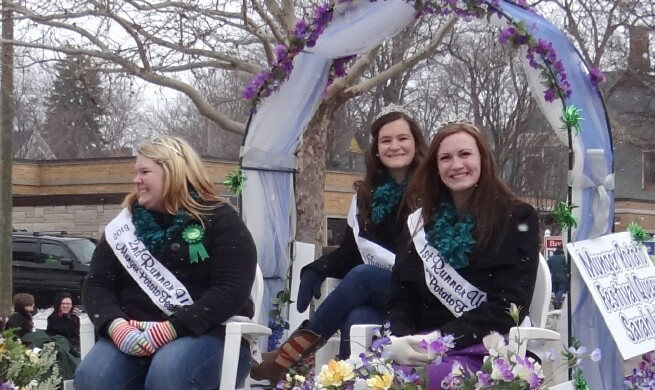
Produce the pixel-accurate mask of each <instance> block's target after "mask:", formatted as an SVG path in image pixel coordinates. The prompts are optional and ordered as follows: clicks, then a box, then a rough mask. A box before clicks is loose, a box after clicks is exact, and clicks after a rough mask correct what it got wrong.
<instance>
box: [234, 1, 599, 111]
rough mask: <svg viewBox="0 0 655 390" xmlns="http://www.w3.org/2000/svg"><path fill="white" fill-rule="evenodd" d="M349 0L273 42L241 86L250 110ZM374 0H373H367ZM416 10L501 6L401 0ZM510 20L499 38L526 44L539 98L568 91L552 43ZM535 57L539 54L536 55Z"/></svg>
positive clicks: (343, 63) (463, 11)
mask: <svg viewBox="0 0 655 390" xmlns="http://www.w3.org/2000/svg"><path fill="white" fill-rule="evenodd" d="M352 1H353V0H337V1H336V2H335V1H330V2H328V3H325V4H323V5H320V6H318V7H316V8H315V9H314V12H313V14H314V16H313V18H312V20H311V21H310V22H309V23H308V22H307V21H305V20H303V19H300V20H298V22H297V23H296V25H295V28H294V30H293V32H292V33H291V35H289V36H287V37H286V38H285V39H284V42H283V43H280V44H278V45H277V46H276V47H275V50H274V51H275V60H274V61H273V63H272V64H271V65H272V68H271V69H270V70H263V71H261V72H260V73H259V74H257V75H256V76H255V77H254V78H253V80H252V81H251V82H250V84H249V85H248V86H247V87H246V88H245V90H244V92H243V97H244V98H245V99H246V100H249V101H251V103H252V110H253V111H254V110H255V109H256V107H257V105H258V104H259V102H260V101H261V100H262V99H264V98H266V97H268V96H270V95H271V94H272V93H273V92H275V91H276V90H278V89H279V88H280V86H281V85H282V83H284V82H285V81H286V80H287V79H288V78H289V75H290V74H291V71H292V70H293V59H294V58H295V56H296V55H298V53H301V52H302V51H303V50H304V49H305V47H313V46H314V45H315V44H316V41H317V40H318V38H319V37H320V36H321V34H323V31H324V30H325V28H326V27H327V25H328V24H329V23H330V22H331V21H332V17H333V13H334V7H335V6H337V5H338V4H342V3H350V2H352ZM369 1H371V2H374V1H376V0H369ZM406 1H407V3H409V4H411V5H412V6H413V7H414V9H415V10H416V14H415V17H416V18H420V17H422V16H424V15H430V14H439V15H443V16H446V15H451V14H455V15H457V16H459V17H461V18H463V19H465V20H471V19H473V18H477V19H482V18H484V17H487V18H488V17H491V16H492V15H496V16H498V17H499V18H502V17H504V16H503V15H502V13H501V12H500V3H499V0H462V1H455V0H428V1H424V0H406ZM514 3H515V4H516V5H518V6H521V7H523V8H525V9H528V10H530V11H532V12H534V10H532V9H530V8H529V7H528V6H527V3H526V1H525V0H517V1H515V2H514ZM507 23H508V24H509V26H507V27H504V28H503V29H501V32H500V35H499V37H498V40H499V42H500V43H502V44H507V43H509V44H511V45H512V46H513V47H520V46H527V54H526V59H528V61H529V64H530V66H531V67H532V68H534V69H537V70H539V71H541V79H542V80H543V84H544V86H545V87H546V90H545V91H544V98H545V99H546V101H549V102H552V101H554V100H555V99H556V98H557V97H559V96H565V97H570V96H571V93H572V90H571V84H570V83H569V82H568V80H567V74H566V72H565V70H564V66H563V64H562V61H561V60H558V58H557V54H556V53H555V49H554V48H553V44H552V43H551V42H548V41H546V40H544V39H536V38H535V36H534V34H533V33H532V31H530V29H529V28H528V27H527V26H526V24H525V22H523V21H520V22H515V21H514V20H511V19H508V20H507ZM355 58H356V56H354V55H353V56H348V57H343V58H337V59H335V60H334V61H333V62H332V67H331V69H330V74H329V75H328V86H329V85H330V84H331V83H332V81H333V80H334V79H335V78H338V77H344V76H346V74H347V71H346V68H347V65H349V64H350V63H351V62H352V61H354V60H355ZM537 58H539V59H540V60H539V61H538V60H537ZM589 77H590V79H591V81H592V84H594V86H596V87H597V86H598V83H599V82H602V81H605V79H606V77H605V75H604V74H603V72H601V71H600V70H599V69H598V68H593V69H591V71H590V74H589Z"/></svg>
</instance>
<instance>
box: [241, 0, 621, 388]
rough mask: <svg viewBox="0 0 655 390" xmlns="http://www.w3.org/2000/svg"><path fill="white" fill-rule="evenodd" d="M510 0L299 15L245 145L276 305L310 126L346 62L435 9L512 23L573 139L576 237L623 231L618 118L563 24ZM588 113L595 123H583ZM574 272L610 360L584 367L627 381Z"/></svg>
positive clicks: (580, 305)
mask: <svg viewBox="0 0 655 390" xmlns="http://www.w3.org/2000/svg"><path fill="white" fill-rule="evenodd" d="M522 3H524V1H521V0H518V1H516V2H510V1H503V0H464V1H462V0H459V1H458V0H432V1H430V2H423V1H420V0H409V1H407V2H406V1H403V0H386V1H375V0H371V1H369V0H337V4H328V5H323V6H320V7H317V8H316V9H315V10H314V16H313V19H312V20H311V21H310V22H306V21H303V20H301V21H299V22H298V23H297V25H296V28H295V30H294V32H293V34H292V35H291V36H289V37H288V38H287V40H286V42H285V44H281V45H279V46H278V47H277V48H276V56H277V61H276V63H275V64H273V67H272V69H271V70H269V71H264V72H262V73H260V74H259V75H257V77H256V78H255V79H254V80H253V82H252V83H251V84H250V85H249V86H248V88H247V89H246V90H245V91H244V97H245V98H246V99H249V100H251V101H252V102H253V107H254V108H256V111H255V110H254V109H253V115H252V116H251V120H250V121H249V123H248V129H247V133H246V137H245V140H244V145H243V148H242V151H241V157H242V164H241V165H242V169H243V171H244V172H246V174H247V176H248V180H247V181H246V183H245V186H244V191H243V194H242V210H243V217H244V220H245V221H246V224H247V225H248V227H249V228H250V230H251V232H252V234H253V237H254V239H255V242H256V244H257V252H258V256H259V259H258V261H259V264H260V266H261V268H262V271H263V273H264V276H265V277H266V278H267V283H266V284H267V292H266V294H265V298H264V299H265V302H267V301H268V300H269V299H270V297H271V296H272V295H274V294H275V293H276V292H277V291H279V290H281V289H282V288H283V287H284V279H285V277H286V275H287V272H288V267H289V264H290V259H291V258H292V257H293V253H291V249H290V243H291V242H292V241H293V238H294V235H295V231H294V221H295V203H294V192H293V172H294V170H295V168H296V156H295V154H296V152H297V151H298V150H299V148H300V144H301V141H302V134H303V132H304V131H305V129H306V127H307V125H308V123H309V121H310V119H311V118H312V116H313V115H314V112H315V111H316V109H317V107H318V105H319V104H320V101H321V98H322V96H323V91H324V90H325V88H326V86H327V85H328V83H330V82H331V80H333V79H334V78H335V77H340V76H343V75H344V74H345V65H346V64H347V63H348V62H349V61H351V60H353V59H354V58H355V56H357V55H360V54H364V53H366V52H367V51H369V50H370V49H372V48H373V47H375V46H377V45H379V44H380V43H381V42H383V41H384V40H386V39H388V38H391V37H393V36H394V35H396V34H397V33H399V32H400V31H401V30H403V29H404V28H405V26H407V25H408V24H409V23H410V22H411V21H412V20H413V19H414V18H415V17H420V16H421V15H423V14H425V13H438V14H442V15H449V14H456V15H457V16H460V17H463V18H466V19H470V18H480V19H485V20H488V21H489V22H490V23H492V24H494V25H497V26H499V27H500V28H501V32H500V35H499V41H500V42H501V43H507V44H512V45H514V46H515V47H518V48H520V50H522V51H523V53H524V59H525V61H523V69H524V72H525V74H526V76H527V79H528V82H529V84H530V88H531V90H532V91H533V94H534V98H535V99H536V101H537V102H538V105H539V107H540V108H541V110H542V111H543V113H544V115H545V117H546V118H547V120H548V122H549V123H550V125H551V126H552V127H553V129H554V131H555V132H556V134H557V135H558V137H559V139H560V140H561V141H562V142H563V143H564V144H565V145H567V146H568V147H569V155H570V158H569V178H568V179H569V196H568V198H569V206H571V205H576V206H578V207H577V208H575V209H574V210H573V211H574V214H575V215H576V217H577V220H578V221H579V224H578V226H577V228H575V229H572V230H571V231H570V234H569V239H570V240H572V241H580V240H586V239H590V238H594V237H597V236H600V235H603V234H608V233H610V232H612V229H613V221H614V215H613V214H614V202H613V199H614V195H613V189H614V187H613V185H614V184H613V183H614V174H613V171H614V170H613V154H612V139H611V132H610V128H609V121H608V119H607V116H606V112H605V107H604V104H603V101H602V98H601V96H600V94H599V93H598V90H597V82H598V81H599V79H600V78H602V73H599V72H598V71H596V70H592V69H589V68H588V67H587V65H586V64H585V63H584V61H583V60H582V58H581V56H580V55H579V54H578V52H577V51H576V49H575V47H574V46H573V44H572V43H571V42H570V41H569V40H568V39H567V38H566V36H565V35H564V33H562V32H561V31H560V30H559V29H558V28H557V27H555V26H554V25H552V24H551V23H550V22H548V21H547V20H545V19H544V18H542V17H541V16H539V15H537V14H536V13H534V12H533V11H531V10H529V9H527V8H525V7H524V5H522ZM581 119H584V120H581ZM576 276H577V275H574V277H573V280H572V284H573V288H572V293H571V296H572V297H571V300H570V302H572V318H571V320H570V321H569V323H570V324H571V326H570V328H571V332H572V334H573V335H574V336H575V337H577V338H578V339H580V341H581V342H582V344H584V345H594V346H599V347H600V348H601V349H602V350H603V355H604V358H603V360H602V361H601V364H600V365H598V366H596V365H588V366H586V367H584V369H585V372H586V376H587V378H589V379H588V383H589V386H590V388H593V389H606V390H610V389H616V388H620V387H621V384H622V379H623V366H622V361H621V358H620V357H619V355H618V352H617V348H616V345H614V341H613V339H612V337H610V334H609V330H608V329H607V328H606V326H605V324H604V322H603V320H602V318H601V316H600V313H599V312H598V310H597V309H596V307H595V305H594V304H593V302H591V296H590V294H589V292H588V291H587V290H586V288H585V287H584V284H583V283H582V282H581V280H582V279H581V278H580V277H579V276H577V277H576Z"/></svg>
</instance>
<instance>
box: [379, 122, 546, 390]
mask: <svg viewBox="0 0 655 390" xmlns="http://www.w3.org/2000/svg"><path fill="white" fill-rule="evenodd" d="M407 193H408V196H410V197H411V199H410V203H411V204H412V205H415V206H417V207H421V208H419V209H417V210H416V211H415V212H413V213H412V214H410V216H409V218H408V220H407V230H406V234H405V237H406V241H407V242H408V248H407V249H406V250H402V251H399V252H398V256H397V258H396V265H395V267H394V269H393V274H392V278H391V293H390V298H389V305H388V308H389V320H390V322H391V331H392V334H393V336H392V343H391V345H390V346H388V347H387V348H386V349H388V350H389V351H390V352H391V354H392V356H393V358H394V360H395V361H396V362H397V363H399V364H410V365H422V364H426V363H427V362H428V357H427V351H424V350H421V349H420V348H418V343H419V342H420V341H421V339H423V338H424V337H417V336H415V335H418V334H425V333H428V332H432V331H439V332H441V334H452V335H453V336H454V337H455V349H453V350H451V351H449V353H448V356H446V357H445V358H444V359H443V362H442V363H440V364H434V365H431V366H430V367H429V370H428V371H429V375H430V381H429V383H430V389H441V386H440V384H441V381H442V380H443V378H444V377H445V376H446V375H447V374H448V373H449V372H450V369H451V366H452V364H453V362H454V361H455V360H457V361H459V362H460V363H461V364H462V365H463V366H464V367H465V368H464V369H466V367H468V369H470V370H472V371H473V372H475V371H476V370H478V369H479V368H480V366H481V365H482V359H483V356H484V354H485V352H486V349H485V348H484V346H483V345H482V344H481V343H482V338H483V337H484V336H486V335H488V334H489V333H490V332H492V331H496V332H499V333H501V334H506V333H507V332H508V331H509V329H510V327H512V326H513V325H514V322H513V320H512V318H511V317H510V316H509V315H508V314H507V311H508V309H509V307H510V304H512V303H514V304H516V305H518V306H519V307H522V308H523V310H521V312H520V320H523V318H524V317H525V315H526V314H527V308H528V307H529V305H530V301H531V299H532V293H533V290H534V284H535V280H536V274H537V267H538V264H539V263H538V256H539V222H538V218H537V213H536V211H535V210H534V208H533V207H532V206H530V205H529V204H526V203H524V202H522V201H521V200H520V199H519V198H518V197H517V196H516V195H515V194H513V193H512V192H511V190H510V189H509V188H508V187H507V185H505V183H503V181H502V180H501V179H500V177H499V175H498V172H497V171H496V167H495V164H494V161H493V156H492V154H491V149H490V147H489V145H488V144H487V142H486V140H485V139H484V138H483V136H482V134H480V132H479V130H478V129H477V128H476V127H475V126H473V125H472V124H471V123H469V122H464V121H456V122H449V123H447V124H444V125H442V126H441V127H440V128H439V129H438V130H437V133H436V135H435V136H434V138H433V140H432V142H431V144H430V148H429V150H428V153H427V156H426V158H425V160H424V161H423V163H422V164H421V166H420V167H419V168H418V169H417V170H416V172H415V173H414V176H413V177H412V180H411V182H410V184H409V188H408V190H407Z"/></svg>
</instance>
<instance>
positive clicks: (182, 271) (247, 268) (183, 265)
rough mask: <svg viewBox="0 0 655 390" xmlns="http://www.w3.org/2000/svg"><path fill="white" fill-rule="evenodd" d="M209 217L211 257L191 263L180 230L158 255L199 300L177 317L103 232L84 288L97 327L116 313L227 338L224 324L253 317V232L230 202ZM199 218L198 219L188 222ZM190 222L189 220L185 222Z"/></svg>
mask: <svg viewBox="0 0 655 390" xmlns="http://www.w3.org/2000/svg"><path fill="white" fill-rule="evenodd" d="M212 213H213V214H210V215H208V216H207V221H206V223H205V228H206V232H205V235H204V237H203V239H202V243H203V245H204V246H205V248H206V249H207V252H208V253H209V256H210V257H209V258H208V259H205V260H204V261H200V262H199V263H195V264H191V263H190V260H189V246H188V244H187V243H186V242H185V241H184V240H183V239H182V230H183V229H180V230H179V231H178V232H177V233H176V234H175V235H174V236H173V237H171V238H167V239H166V242H165V244H164V249H163V255H162V256H160V258H158V260H159V262H160V263H162V264H163V265H164V266H165V267H166V268H167V269H168V270H169V271H171V272H172V273H173V274H175V276H176V278H177V279H178V280H179V281H180V282H182V284H184V286H185V287H186V289H187V290H188V291H189V293H190V294H191V297H192V298H193V301H194V303H193V304H192V305H188V306H183V307H181V308H179V309H177V311H176V312H175V313H173V315H172V316H170V317H169V316H167V315H166V314H165V313H163V312H162V311H161V310H160V309H159V308H158V307H157V306H156V305H155V304H154V303H153V302H152V301H151V300H150V298H149V297H148V295H146V293H145V292H143V291H142V290H141V288H140V287H139V286H138V285H137V284H136V282H135V281H134V280H133V279H132V277H131V276H130V275H129V274H128V273H127V271H126V270H125V269H124V268H123V266H122V265H121V263H120V262H119V261H118V259H117V258H116V256H115V255H114V252H113V251H112V249H111V247H110V246H109V244H108V243H107V241H106V240H105V237H104V236H103V238H102V240H101V241H100V243H99V244H98V247H97V248H96V250H95V252H94V253H93V258H92V260H91V269H90V271H89V274H88V276H87V278H86V280H85V282H84V286H83V288H82V301H83V303H84V308H85V309H86V311H87V312H88V314H89V318H90V319H91V321H92V322H93V324H94V326H95V328H96V329H98V330H99V332H100V334H101V335H106V328H107V326H108V325H109V323H111V321H113V320H114V319H116V318H119V317H120V318H126V319H134V320H140V321H165V320H170V321H171V323H172V324H173V326H174V327H175V330H176V332H177V335H178V337H180V336H184V335H189V334H191V335H193V336H200V335H203V334H212V335H216V336H219V337H223V336H224V334H225V327H224V326H223V325H221V324H222V323H223V322H224V321H225V320H227V319H228V318H230V317H232V316H234V315H243V316H248V317H252V315H253V306H252V302H251V301H250V290H251V288H252V284H253V281H254V280H255V270H256V266H257V253H256V249H255V243H254V242H253V239H252V236H251V235H250V232H249V231H248V229H247V228H246V226H245V224H244V223H243V221H242V220H241V218H240V217H239V215H238V214H237V212H236V211H235V210H234V209H233V208H232V207H231V206H230V205H228V204H225V205H222V206H220V207H218V208H216V209H215V210H213V212H212ZM191 223H194V222H193V221H189V222H187V224H191ZM185 226H186V225H185Z"/></svg>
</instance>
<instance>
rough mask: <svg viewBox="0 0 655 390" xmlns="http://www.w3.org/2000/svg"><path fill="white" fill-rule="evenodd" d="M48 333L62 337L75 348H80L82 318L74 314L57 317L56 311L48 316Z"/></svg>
mask: <svg viewBox="0 0 655 390" xmlns="http://www.w3.org/2000/svg"><path fill="white" fill-rule="evenodd" d="M46 333H47V334H49V335H51V336H54V335H57V334H58V335H62V336H64V337H66V338H67V339H68V340H69V341H70V342H71V344H72V345H73V347H75V348H78V349H79V347H80V317H78V316H77V315H75V314H73V313H69V314H62V315H61V316H58V315H57V311H56V310H55V311H54V312H53V313H52V314H50V315H49V316H48V327H47V328H46Z"/></svg>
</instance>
